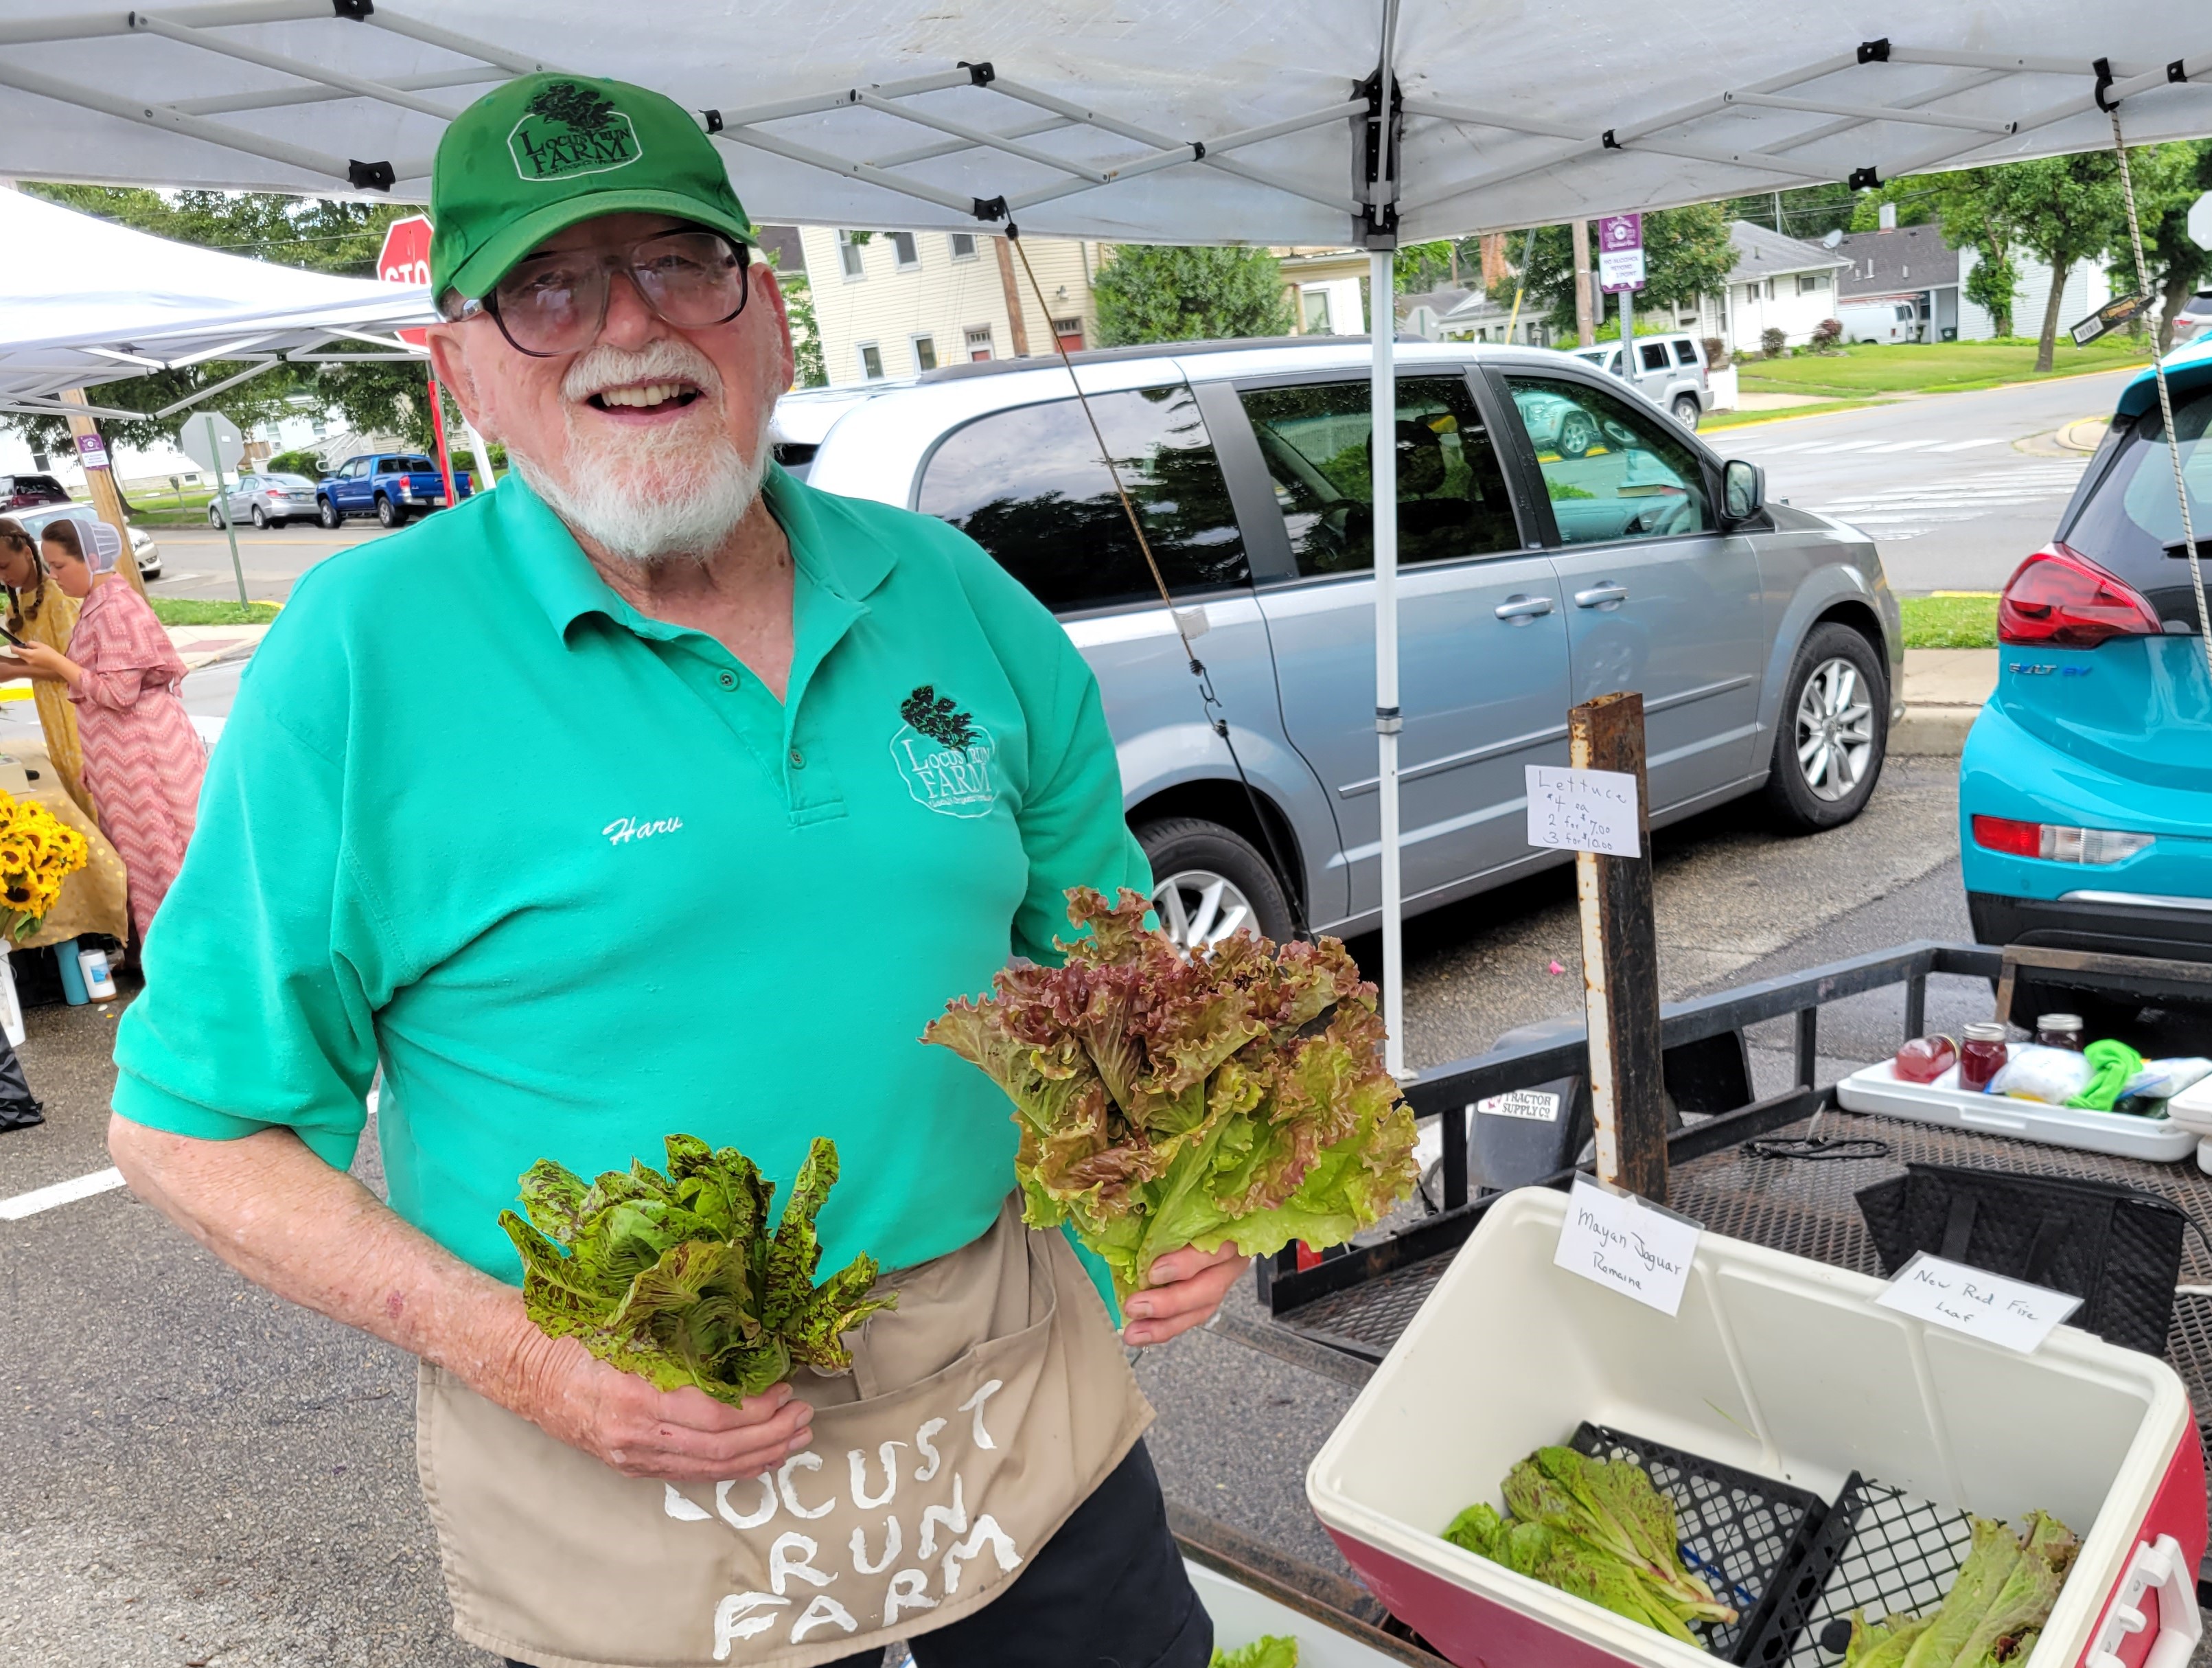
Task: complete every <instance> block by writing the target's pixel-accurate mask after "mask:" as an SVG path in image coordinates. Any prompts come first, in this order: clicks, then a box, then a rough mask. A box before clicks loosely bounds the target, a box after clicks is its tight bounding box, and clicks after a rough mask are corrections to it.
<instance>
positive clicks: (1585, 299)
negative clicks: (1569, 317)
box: [1571, 220, 1597, 347]
mask: <svg viewBox="0 0 2212 1668" xmlns="http://www.w3.org/2000/svg"><path fill="white" fill-rule="evenodd" d="M1571 230H1572V232H1573V234H1574V244H1575V340H1576V342H1577V344H1578V345H1580V346H1582V347H1589V346H1592V345H1594V344H1595V343H1596V341H1597V320H1596V319H1595V316H1594V315H1593V314H1592V312H1591V309H1590V256H1589V222H1588V221H1587V220H1577V221H1576V222H1573V225H1572V227H1571Z"/></svg>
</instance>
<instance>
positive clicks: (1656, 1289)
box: [1552, 1176, 1701, 1315]
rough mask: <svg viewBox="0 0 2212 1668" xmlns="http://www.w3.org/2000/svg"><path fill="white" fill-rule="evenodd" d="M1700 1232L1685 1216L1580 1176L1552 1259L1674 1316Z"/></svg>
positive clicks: (1574, 1272) (1571, 1193) (1570, 1196)
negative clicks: (1616, 1191)
mask: <svg viewBox="0 0 2212 1668" xmlns="http://www.w3.org/2000/svg"><path fill="white" fill-rule="evenodd" d="M1700 1232H1701V1230H1700V1229H1699V1227H1698V1225H1697V1224H1696V1223H1695V1222H1693V1221H1690V1219H1689V1218H1688V1217H1686V1216H1677V1215H1676V1214H1674V1212H1673V1211H1671V1210H1662V1209H1660V1208H1658V1207H1657V1206H1656V1205H1651V1204H1647V1203H1645V1202H1644V1201H1643V1200H1641V1199H1639V1198H1638V1197H1636V1196H1634V1195H1633V1194H1628V1193H1615V1192H1613V1191H1611V1190H1608V1189H1606V1188H1602V1187H1600V1186H1599V1185H1598V1184H1596V1183H1595V1182H1593V1181H1591V1180H1589V1178H1587V1177H1583V1176H1577V1177H1576V1178H1575V1184H1574V1188H1573V1190H1572V1191H1571V1192H1570V1193H1569V1194H1568V1195H1567V1220H1566V1221H1564V1222H1562V1223H1561V1224H1560V1225H1559V1249H1558V1250H1557V1251H1554V1252H1553V1254H1552V1261H1553V1263H1554V1264H1556V1265H1557V1266H1558V1267H1559V1268H1562V1269H1566V1270H1568V1271H1569V1272H1570V1273H1571V1274H1578V1275H1582V1277H1583V1279H1585V1280H1594V1281H1596V1282H1597V1283H1598V1284H1599V1285H1601V1286H1607V1287H1610V1288H1613V1290H1614V1291H1616V1292H1619V1293H1620V1294H1621V1295H1622V1296H1624V1297H1632V1298H1634V1299H1635V1300H1637V1301H1638V1303H1643V1304H1648V1305H1650V1306H1651V1307H1652V1308H1654V1309H1656V1310H1657V1311H1659V1312H1660V1313H1661V1314H1662V1315H1672V1314H1673V1313H1674V1312H1675V1311H1677V1310H1678V1309H1680V1307H1681V1306H1682V1288H1684V1287H1685V1286H1686V1285H1687V1284H1688V1283H1689V1280H1690V1263H1691V1262H1692V1259H1693V1258H1695V1257H1696V1256H1697V1254H1698V1235H1699V1233H1700Z"/></svg>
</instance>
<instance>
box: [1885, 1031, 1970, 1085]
mask: <svg viewBox="0 0 2212 1668" xmlns="http://www.w3.org/2000/svg"><path fill="white" fill-rule="evenodd" d="M1958 1062H1959V1048H1958V1044H1955V1043H1954V1042H1953V1041H1952V1040H1951V1039H1950V1038H1948V1037H1916V1038H1913V1039H1912V1040H1911V1042H1909V1043H1907V1044H1905V1046H1904V1047H1903V1048H1901V1049H1899V1050H1898V1051H1897V1062H1896V1064H1895V1065H1894V1066H1893V1067H1892V1068H1891V1069H1892V1070H1893V1071H1894V1072H1895V1073H1896V1074H1897V1076H1898V1079H1899V1081H1900V1082H1905V1083H1933V1082H1934V1081H1936V1079H1937V1078H1939V1077H1941V1076H1942V1074H1944V1073H1945V1072H1947V1071H1948V1070H1950V1069H1951V1068H1952V1067H1953V1066H1954V1065H1956V1064H1958Z"/></svg>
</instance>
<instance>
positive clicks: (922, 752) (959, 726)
mask: <svg viewBox="0 0 2212 1668" xmlns="http://www.w3.org/2000/svg"><path fill="white" fill-rule="evenodd" d="M899 717H900V719H901V721H902V722H901V723H900V725H899V727H898V733H897V734H895V735H893V736H892V737H891V759H892V762H893V763H895V764H896V765H897V766H898V770H899V774H900V775H901V776H903V777H905V778H906V788H907V792H908V793H909V794H913V795H914V797H915V801H916V802H917V803H919V804H921V805H925V806H927V807H929V808H930V809H931V810H932V811H935V812H939V813H941V814H943V815H945V816H947V817H984V816H988V815H989V814H990V812H991V807H992V806H993V805H994V804H996V803H997V802H998V798H999V789H998V785H997V782H995V780H994V777H993V776H992V774H991V771H992V766H993V764H994V761H995V750H994V746H993V744H992V740H991V733H990V732H989V731H988V730H987V729H985V728H984V727H982V726H981V725H980V724H978V723H977V722H976V721H975V720H974V719H973V718H970V717H969V715H967V714H966V713H964V712H963V711H961V709H960V708H959V706H958V705H957V703H955V702H953V701H952V699H951V697H947V696H941V695H939V693H938V692H937V690H936V687H935V685H930V684H923V685H921V686H920V687H919V688H917V689H916V690H915V691H914V693H912V694H911V695H909V696H908V697H906V699H905V700H903V701H902V702H900V703H899Z"/></svg>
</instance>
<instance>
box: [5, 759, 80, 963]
mask: <svg viewBox="0 0 2212 1668" xmlns="http://www.w3.org/2000/svg"><path fill="white" fill-rule="evenodd" d="M91 856H92V848H91V847H90V846H88V845H87V844H86V843H85V838H84V836H83V835H82V834H80V833H78V832H77V831H76V830H75V829H74V828H71V827H70V825H68V824H67V823H64V822H63V821H62V820H60V819H58V818H57V817H56V816H55V815H54V813H52V812H51V811H49V810H47V809H46V807H44V806H43V805H35V804H33V803H32V802H31V801H27V800H19V799H17V798H16V797H15V795H14V794H10V793H8V792H6V791H4V790H0V923H4V926H5V929H6V933H7V936H8V940H9V942H11V943H21V941H23V940H25V939H27V938H29V937H30V936H31V935H32V934H34V933H36V932H37V931H38V930H39V925H40V922H43V921H44V920H45V919H46V916H48V915H49V914H50V913H52V910H53V907H54V904H56V902H58V900H59V898H61V895H62V882H63V881H64V880H67V879H69V877H70V875H72V874H76V872H77V871H78V870H79V869H81V868H82V867H84V866H85V864H86V863H87V862H88V861H90V860H91Z"/></svg>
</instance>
